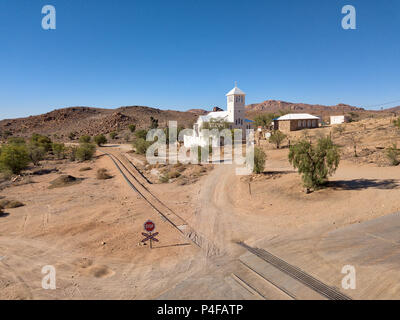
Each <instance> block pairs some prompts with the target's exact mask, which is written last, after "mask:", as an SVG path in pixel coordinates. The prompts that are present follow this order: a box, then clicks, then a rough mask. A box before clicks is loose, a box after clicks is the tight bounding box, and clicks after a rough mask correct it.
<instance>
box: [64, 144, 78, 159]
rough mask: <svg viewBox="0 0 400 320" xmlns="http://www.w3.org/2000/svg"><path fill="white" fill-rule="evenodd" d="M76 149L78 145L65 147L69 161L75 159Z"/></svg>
mask: <svg viewBox="0 0 400 320" xmlns="http://www.w3.org/2000/svg"><path fill="white" fill-rule="evenodd" d="M77 150H78V147H76V146H71V147H68V148H66V154H67V157H68V159H69V160H70V161H75V160H76V151H77Z"/></svg>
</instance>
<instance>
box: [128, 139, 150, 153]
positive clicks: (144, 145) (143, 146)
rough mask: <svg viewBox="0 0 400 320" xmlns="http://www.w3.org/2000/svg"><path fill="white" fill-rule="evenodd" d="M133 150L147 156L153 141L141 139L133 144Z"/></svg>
mask: <svg viewBox="0 0 400 320" xmlns="http://www.w3.org/2000/svg"><path fill="white" fill-rule="evenodd" d="M132 145H133V148H134V149H135V151H136V153H138V154H146V151H147V149H148V148H149V147H150V146H151V145H152V142H151V141H146V140H145V139H142V138H139V139H136V140H135V141H134V142H133V144H132Z"/></svg>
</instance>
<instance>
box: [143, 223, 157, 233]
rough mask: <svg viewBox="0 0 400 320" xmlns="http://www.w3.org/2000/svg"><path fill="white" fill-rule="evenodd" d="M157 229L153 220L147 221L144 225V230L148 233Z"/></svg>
mask: <svg viewBox="0 0 400 320" xmlns="http://www.w3.org/2000/svg"><path fill="white" fill-rule="evenodd" d="M155 228H156V225H155V224H154V222H153V221H151V220H148V221H146V222H145V224H144V230H146V231H147V232H152V231H153V230H154V229H155Z"/></svg>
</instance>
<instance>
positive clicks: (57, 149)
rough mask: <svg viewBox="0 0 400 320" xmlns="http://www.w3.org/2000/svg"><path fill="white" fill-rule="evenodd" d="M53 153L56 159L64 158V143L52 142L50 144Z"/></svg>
mask: <svg viewBox="0 0 400 320" xmlns="http://www.w3.org/2000/svg"><path fill="white" fill-rule="evenodd" d="M52 149H53V153H54V155H55V156H56V158H57V159H59V160H60V159H64V158H65V145H64V143H53V145H52Z"/></svg>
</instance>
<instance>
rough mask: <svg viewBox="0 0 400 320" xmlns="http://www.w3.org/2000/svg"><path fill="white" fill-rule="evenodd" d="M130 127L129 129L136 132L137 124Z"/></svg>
mask: <svg viewBox="0 0 400 320" xmlns="http://www.w3.org/2000/svg"><path fill="white" fill-rule="evenodd" d="M128 128H129V131H130V132H132V133H134V132H135V131H136V125H135V124H130V125H129V126H128Z"/></svg>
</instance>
